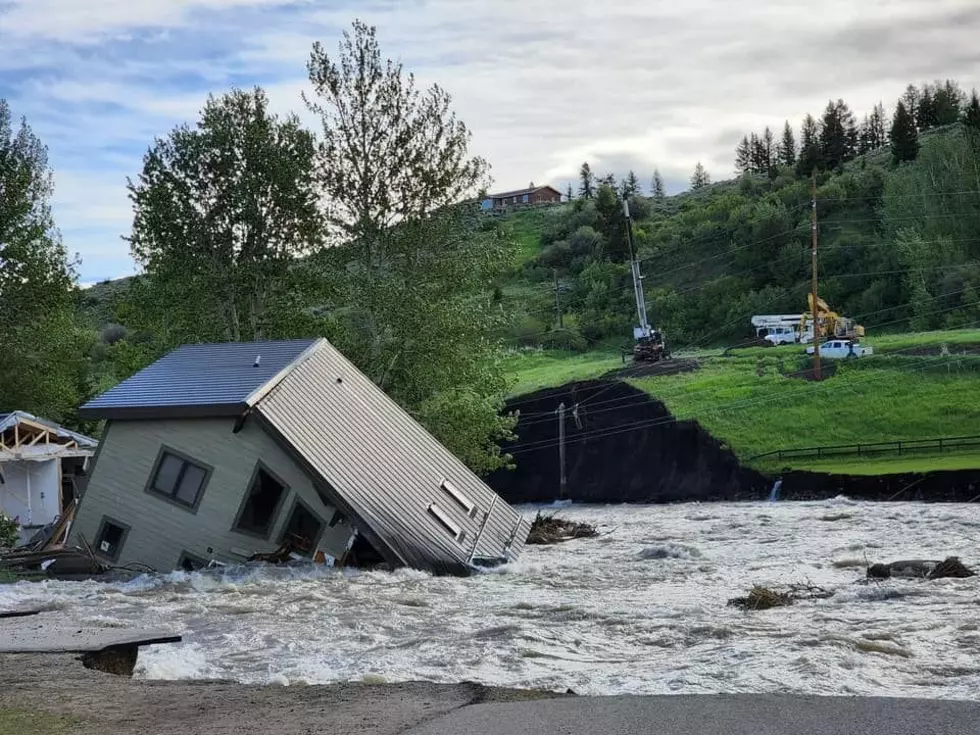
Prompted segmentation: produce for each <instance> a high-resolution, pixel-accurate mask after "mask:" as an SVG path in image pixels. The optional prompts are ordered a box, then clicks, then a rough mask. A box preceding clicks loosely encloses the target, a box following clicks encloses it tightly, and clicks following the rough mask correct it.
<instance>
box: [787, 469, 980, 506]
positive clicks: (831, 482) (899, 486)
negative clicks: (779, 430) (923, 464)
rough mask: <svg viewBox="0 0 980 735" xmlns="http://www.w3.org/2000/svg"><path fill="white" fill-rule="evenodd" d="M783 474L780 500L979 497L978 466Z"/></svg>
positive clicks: (963, 500) (963, 499)
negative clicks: (923, 470) (875, 472)
mask: <svg viewBox="0 0 980 735" xmlns="http://www.w3.org/2000/svg"><path fill="white" fill-rule="evenodd" d="M782 477H783V485H782V488H781V489H780V493H779V499H780V500H824V499H826V498H833V497H836V496H838V495H846V496H847V497H849V498H853V499H854V500H877V501H886V500H893V501H926V502H936V503H968V502H975V501H977V500H980V470H950V471H945V472H928V473H925V474H921V473H908V472H906V473H901V474H896V475H867V476H866V475H833V474H829V473H825V472H805V471H793V472H786V473H784V474H783V476H782Z"/></svg>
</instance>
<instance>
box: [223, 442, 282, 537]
mask: <svg viewBox="0 0 980 735" xmlns="http://www.w3.org/2000/svg"><path fill="white" fill-rule="evenodd" d="M260 470H261V471H263V472H265V473H266V474H267V475H269V477H271V478H272V479H273V480H275V481H276V482H278V483H279V484H280V485H282V493H281V494H280V495H279V500H278V501H276V507H275V508H274V509H273V511H272V514H271V515H270V516H269V528H268V530H267V531H266V532H265V533H264V534H263V533H259V532H258V531H253V530H251V529H248V528H239V526H238V524H239V522H240V521H241V520H242V515H243V514H244V513H245V506H246V505H247V504H248V499H249V496H250V495H251V494H252V486H253V485H255V480H256V479H257V478H258V476H259V471H260ZM291 490H292V488H291V487H290V486H289V483H288V482H286V481H285V480H283V479H282V477H280V476H279V475H278V474H277V473H276V472H273V471H272V469H271V468H270V467H269V465H267V464H266V463H265V462H263V461H262V460H261V459H260V460H258V461H257V462H256V463H255V467H253V468H252V474H251V475H250V476H249V478H248V483H247V484H246V485H245V492H243V493H242V500H241V502H240V503H239V504H238V511H237V512H236V513H235V520H234V521H232V523H231V532H232V533H240V534H242V535H243V536H251V537H252V538H257V539H262V540H263V541H268V540H269V539H270V538H272V532H273V531H274V530H275V529H276V526H277V525H278V524H279V520H280V516H281V515H282V509H283V506H284V505H285V504H286V499H287V498H288V497H289V495H290V492H291Z"/></svg>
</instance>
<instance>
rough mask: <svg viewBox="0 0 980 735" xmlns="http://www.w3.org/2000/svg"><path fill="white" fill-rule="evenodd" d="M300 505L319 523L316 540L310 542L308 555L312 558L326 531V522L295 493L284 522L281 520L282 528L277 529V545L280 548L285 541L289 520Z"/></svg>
mask: <svg viewBox="0 0 980 735" xmlns="http://www.w3.org/2000/svg"><path fill="white" fill-rule="evenodd" d="M300 505H302V506H303V507H304V508H305V509H306V512H307V513H309V514H310V515H311V516H313V517H314V518H316V519H317V520H318V521H319V522H320V530H319V531H318V532H317V534H316V538H315V539H313V542H312V543H313V552H312V553H311V554H310V556H312V555H313V554H315V553H316V550H317V548H318V547H319V546H320V541H321V540H322V539H323V534H324V533H325V532H326V530H327V521H326V520H325V519H324V518H323V516H321V515H320V514H319V513H317V512H316V511H315V510H313V508H312V507H311V506H310V504H309V503H307V502H306V501H305V500H303V498H301V497H300V496H299V493H295V494H294V495H293V502H292V503H290V505H289V512H288V513H287V514H286V515H285V517H284V520H283V523H282V528H280V529H279V534H278V535H277V539H278V543H279V545H280V546H281V545H282V544H283V543H285V541H286V529H287V528H288V527H289V519H290V518H292V516H293V513H295V512H296V508H297V507H298V506H300Z"/></svg>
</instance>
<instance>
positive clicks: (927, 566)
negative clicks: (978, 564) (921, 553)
mask: <svg viewBox="0 0 980 735" xmlns="http://www.w3.org/2000/svg"><path fill="white" fill-rule="evenodd" d="M976 574H977V573H976V572H975V571H973V570H972V569H970V568H969V567H967V566H966V565H964V564H963V562H961V561H960V558H959V557H958V556H949V557H946V558H945V559H944V560H943V561H927V560H921V559H909V560H904V561H893V562H889V563H888V564H872V565H870V566H869V567H868V571H867V576H868V577H870V578H872V579H889V578H891V577H900V578H904V579H943V578H946V577H953V578H958V579H963V578H966V577H975V576H976Z"/></svg>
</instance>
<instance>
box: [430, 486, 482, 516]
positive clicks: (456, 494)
mask: <svg viewBox="0 0 980 735" xmlns="http://www.w3.org/2000/svg"><path fill="white" fill-rule="evenodd" d="M439 488H440V489H441V490H442V491H443V492H444V493H445V494H446V495H448V496H449V497H450V498H451V499H452V500H453V501H454V502H455V503H456V505H457V506H458V507H459V509H460V510H462V511H463V512H464V513H465V514H466V515H467V516H469V517H470V518H476V514H477V512H478V511H479V508H478V506H477V504H476V503H475V502H473V501H472V500H470V499H469V497H467V496H466V494H465V493H464V492H463V491H462V490H460V489H459V488H458V487H456V486H455V485H454V484H453V483H452V481H451V480H449V478H443V481H442V482H441V483H439Z"/></svg>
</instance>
